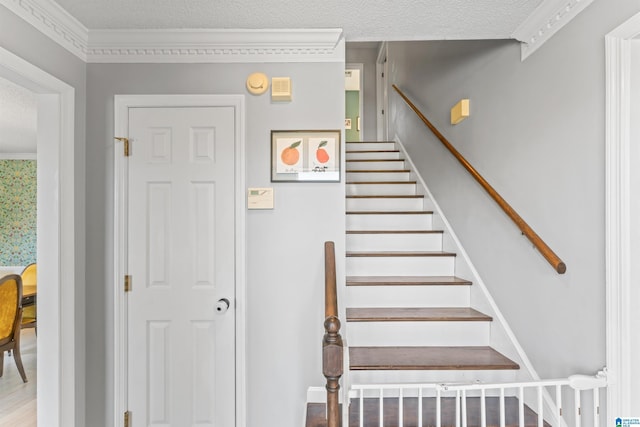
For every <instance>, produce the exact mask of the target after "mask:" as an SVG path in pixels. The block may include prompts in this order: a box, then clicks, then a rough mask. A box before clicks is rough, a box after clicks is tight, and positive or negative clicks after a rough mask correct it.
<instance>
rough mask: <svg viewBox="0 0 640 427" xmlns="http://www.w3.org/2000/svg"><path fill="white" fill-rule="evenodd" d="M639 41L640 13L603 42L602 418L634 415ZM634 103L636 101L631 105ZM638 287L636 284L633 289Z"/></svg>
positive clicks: (608, 35) (611, 33) (607, 36)
mask: <svg viewBox="0 0 640 427" xmlns="http://www.w3.org/2000/svg"><path fill="white" fill-rule="evenodd" d="M639 35H640V13H639V14H636V15H634V16H633V17H631V18H630V19H629V20H627V21H626V22H624V23H623V24H622V25H620V26H619V27H618V28H616V29H615V30H613V31H612V32H610V33H609V34H607V35H606V36H605V57H606V148H605V150H606V157H605V159H606V172H605V176H606V236H605V245H606V261H605V262H606V294H607V314H606V318H607V328H606V329H607V351H606V353H607V371H608V376H609V382H608V387H607V416H608V417H609V418H610V419H613V418H612V417H615V416H624V415H629V414H631V415H633V413H632V412H633V409H634V407H633V402H632V394H631V386H632V384H633V382H634V379H632V378H631V377H630V375H629V372H630V366H631V363H632V360H633V356H634V355H633V354H632V351H631V350H632V344H633V341H632V331H634V327H637V326H638V325H633V321H632V318H633V317H632V315H633V311H634V307H633V305H632V304H631V301H632V299H631V295H632V280H631V278H632V276H631V272H632V267H633V259H634V257H635V258H637V256H638V255H640V254H638V253H634V251H633V250H632V235H631V232H632V220H631V208H630V207H631V205H632V200H633V199H632V195H633V194H634V192H635V193H637V192H638V191H640V188H634V184H633V182H632V179H631V171H632V170H637V169H638V168H640V160H639V159H634V158H633V157H632V156H631V144H632V140H631V129H632V127H631V126H632V121H631V106H632V99H631V96H630V89H629V88H630V83H631V75H632V74H631V73H632V72H633V73H636V74H637V73H638V72H640V70H635V69H633V70H632V68H633V67H632V63H631V44H632V40H633V39H635V38H637V37H638V36H639ZM633 102H637V101H633ZM636 286H637V284H636Z"/></svg>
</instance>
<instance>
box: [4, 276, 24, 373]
mask: <svg viewBox="0 0 640 427" xmlns="http://www.w3.org/2000/svg"><path fill="white" fill-rule="evenodd" d="M21 322H22V278H21V277H20V276H18V275H17V274H9V275H7V276H4V277H3V278H1V279H0V377H2V373H3V370H4V352H5V351H13V358H14V360H15V361H16V366H17V367H18V372H20V376H21V377H22V381H24V382H25V383H26V382H27V375H26V374H25V372H24V367H23V366H22V357H21V356H20V323H21Z"/></svg>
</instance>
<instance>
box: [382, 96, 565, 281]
mask: <svg viewBox="0 0 640 427" xmlns="http://www.w3.org/2000/svg"><path fill="white" fill-rule="evenodd" d="M393 88H394V89H395V90H396V92H398V94H399V95H400V96H401V97H402V99H404V101H405V102H406V103H407V105H409V107H411V109H412V110H413V111H414V112H415V113H416V114H417V115H418V117H420V119H421V120H422V121H423V122H424V124H425V125H427V127H428V128H429V129H431V132H433V134H434V135H435V136H436V137H437V138H438V139H439V140H440V142H442V144H443V145H444V146H445V147H446V148H447V149H448V150H449V151H450V152H451V154H453V156H454V157H455V158H456V159H457V160H458V161H459V162H460V163H461V164H462V166H464V168H465V169H466V170H467V171H468V172H469V173H470V174H471V176H473V177H474V178H475V180H476V181H478V183H479V184H480V185H481V186H482V188H484V189H485V190H486V191H487V193H489V195H490V196H491V198H492V199H493V200H495V201H496V203H498V205H499V206H500V207H501V208H502V210H503V211H504V212H505V213H506V214H507V215H508V216H509V218H511V220H512V221H513V222H514V223H515V224H516V225H517V226H518V228H519V229H520V231H522V234H524V235H525V236H527V238H528V239H529V240H530V241H531V243H533V245H534V246H535V247H536V249H538V251H540V253H541V254H542V256H543V257H544V258H545V259H546V260H547V262H548V263H549V264H551V266H552V267H553V268H554V269H555V270H556V271H557V272H558V273H559V274H564V273H565V272H566V271H567V266H566V264H565V263H564V262H563V261H562V260H561V259H560V258H559V257H558V255H556V254H555V252H553V251H552V250H551V248H550V247H549V246H548V245H547V244H546V243H545V242H544V240H542V239H541V238H540V236H538V235H537V234H536V232H535V231H533V229H532V228H531V227H529V224H527V223H526V222H525V220H524V219H522V217H521V216H520V215H518V213H517V212H516V211H515V210H514V209H513V208H512V207H511V206H510V205H509V203H507V202H506V201H505V200H504V199H503V198H502V196H501V195H500V194H499V193H498V192H497V191H496V190H495V189H494V188H493V187H492V186H491V185H489V183H488V182H487V180H486V179H484V178H483V177H482V175H480V173H479V172H478V171H477V170H476V169H475V168H474V167H473V166H472V165H471V163H469V162H468V161H467V159H465V158H464V157H463V156H462V154H460V153H459V152H458V150H456V149H455V147H454V146H453V145H451V143H450V142H449V141H448V140H447V138H445V137H444V135H442V134H441V133H440V131H438V129H436V127H435V126H434V125H433V124H432V123H431V122H430V121H429V120H428V119H427V118H426V117H425V116H424V114H422V112H420V110H419V109H418V107H416V106H415V105H414V104H413V102H411V100H410V99H409V98H407V96H406V95H405V94H404V93H403V92H402V91H401V90H400V89H399V88H398V86H396V85H393Z"/></svg>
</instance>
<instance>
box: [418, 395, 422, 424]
mask: <svg viewBox="0 0 640 427" xmlns="http://www.w3.org/2000/svg"><path fill="white" fill-rule="evenodd" d="M418 427H422V387H420V388H419V389H418Z"/></svg>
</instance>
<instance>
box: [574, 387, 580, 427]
mask: <svg viewBox="0 0 640 427" xmlns="http://www.w3.org/2000/svg"><path fill="white" fill-rule="evenodd" d="M574 394H575V396H576V398H575V402H576V414H575V415H576V427H580V426H581V425H582V420H580V417H581V416H582V410H581V409H580V406H581V403H580V390H578V389H575V391H574Z"/></svg>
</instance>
